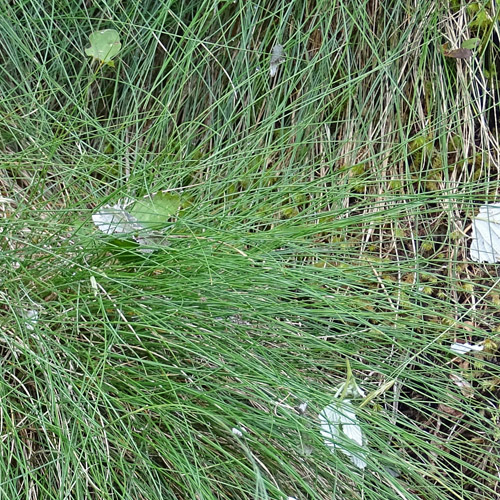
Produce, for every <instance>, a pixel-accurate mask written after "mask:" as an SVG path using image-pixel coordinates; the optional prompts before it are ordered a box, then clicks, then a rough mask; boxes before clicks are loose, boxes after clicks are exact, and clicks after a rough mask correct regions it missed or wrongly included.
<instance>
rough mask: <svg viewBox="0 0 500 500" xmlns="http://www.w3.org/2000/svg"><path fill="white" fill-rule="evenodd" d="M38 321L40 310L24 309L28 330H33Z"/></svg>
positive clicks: (25, 323)
mask: <svg viewBox="0 0 500 500" xmlns="http://www.w3.org/2000/svg"><path fill="white" fill-rule="evenodd" d="M37 322H38V311H35V310H33V309H30V310H25V311H24V325H25V326H26V329H27V330H30V331H33V330H34V329H35V325H36V324H37Z"/></svg>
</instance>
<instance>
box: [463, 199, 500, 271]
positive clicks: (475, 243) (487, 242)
mask: <svg viewBox="0 0 500 500" xmlns="http://www.w3.org/2000/svg"><path fill="white" fill-rule="evenodd" d="M470 259H471V260H473V261H474V262H489V263H493V262H498V261H499V260H500V205H495V204H490V205H483V206H482V207H481V208H480V209H479V213H478V214H477V216H476V217H475V218H474V219H473V220H472V243H471V246H470Z"/></svg>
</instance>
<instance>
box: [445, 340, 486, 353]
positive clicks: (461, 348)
mask: <svg viewBox="0 0 500 500" xmlns="http://www.w3.org/2000/svg"><path fill="white" fill-rule="evenodd" d="M450 349H451V350H452V351H453V352H456V353H457V354H467V353H468V352H471V351H482V350H483V349H484V345H479V344H469V342H466V343H465V344H459V343H458V342H455V343H454V344H451V346H450Z"/></svg>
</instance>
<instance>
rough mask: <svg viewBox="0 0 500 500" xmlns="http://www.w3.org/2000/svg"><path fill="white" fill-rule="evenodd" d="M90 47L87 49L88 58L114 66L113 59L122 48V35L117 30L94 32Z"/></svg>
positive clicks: (90, 38) (90, 37) (91, 36)
mask: <svg viewBox="0 0 500 500" xmlns="http://www.w3.org/2000/svg"><path fill="white" fill-rule="evenodd" d="M89 40H90V47H89V48H88V49H85V53H86V54H87V55H88V56H91V57H93V58H94V59H97V60H99V61H101V62H102V63H106V64H110V65H112V59H113V57H115V56H116V55H117V54H118V52H120V49H121V47H122V44H121V43H120V35H119V34H118V31H116V30H111V29H110V30H101V31H94V33H92V34H91V35H90V36H89Z"/></svg>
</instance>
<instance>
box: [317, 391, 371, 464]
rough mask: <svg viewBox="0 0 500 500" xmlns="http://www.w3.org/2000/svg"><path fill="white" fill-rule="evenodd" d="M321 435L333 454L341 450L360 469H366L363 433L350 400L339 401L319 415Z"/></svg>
mask: <svg viewBox="0 0 500 500" xmlns="http://www.w3.org/2000/svg"><path fill="white" fill-rule="evenodd" d="M319 420H320V422H321V435H322V436H323V437H324V438H325V444H326V445H327V446H328V447H329V448H331V451H332V453H333V452H335V450H337V449H338V450H340V451H341V452H342V453H344V455H347V456H348V457H349V459H350V460H351V462H352V463H353V464H354V465H355V466H356V467H358V468H359V469H364V468H365V467H366V460H365V456H366V452H365V450H364V448H363V441H364V439H363V431H362V430H361V427H360V426H359V424H358V420H357V418H356V414H355V413H354V407H353V406H352V404H351V402H350V400H348V399H344V400H342V401H341V400H337V401H335V402H333V403H331V404H330V405H328V406H327V407H325V408H324V409H323V411H322V412H321V413H320V414H319Z"/></svg>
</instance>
